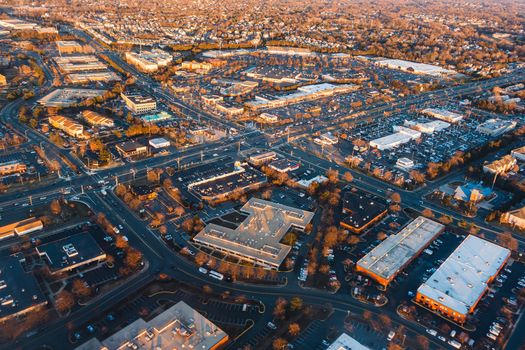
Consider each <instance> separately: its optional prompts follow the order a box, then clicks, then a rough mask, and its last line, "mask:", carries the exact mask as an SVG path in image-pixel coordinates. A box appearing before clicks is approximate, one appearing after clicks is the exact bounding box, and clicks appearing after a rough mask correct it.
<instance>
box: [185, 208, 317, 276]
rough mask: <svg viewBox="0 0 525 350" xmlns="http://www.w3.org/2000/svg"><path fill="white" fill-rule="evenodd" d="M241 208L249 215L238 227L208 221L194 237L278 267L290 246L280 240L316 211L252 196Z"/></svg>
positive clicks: (302, 228)
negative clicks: (232, 227) (228, 226)
mask: <svg viewBox="0 0 525 350" xmlns="http://www.w3.org/2000/svg"><path fill="white" fill-rule="evenodd" d="M241 212H243V213H245V214H248V217H247V218H246V219H245V220H244V221H243V222H241V223H240V224H239V226H238V227H237V228H235V229H231V228H227V227H224V226H220V225H217V224H208V225H207V226H206V227H205V228H204V229H203V230H202V231H201V232H199V233H198V234H197V235H196V236H195V237H194V238H193V240H194V241H195V242H196V243H198V244H200V245H202V246H205V247H208V248H211V249H214V250H218V251H221V252H224V253H226V254H230V255H233V256H236V257H239V258H241V259H243V260H246V261H249V262H252V263H255V264H256V265H260V266H264V267H269V268H273V269H277V268H279V266H280V265H281V263H282V262H283V260H284V259H285V258H286V256H287V255H288V253H289V252H290V249H291V247H290V246H288V245H285V244H282V243H280V241H281V240H282V238H283V237H284V235H285V234H286V233H287V232H288V231H289V230H290V229H291V228H292V227H294V228H297V229H299V230H304V229H305V227H306V225H308V224H309V223H310V221H311V220H312V218H313V216H314V213H312V212H309V211H305V210H300V209H296V208H292V207H289V206H286V205H282V204H278V203H273V202H269V201H265V200H262V199H257V198H251V199H250V200H249V201H248V202H247V203H246V204H245V205H244V206H243V207H242V208H241Z"/></svg>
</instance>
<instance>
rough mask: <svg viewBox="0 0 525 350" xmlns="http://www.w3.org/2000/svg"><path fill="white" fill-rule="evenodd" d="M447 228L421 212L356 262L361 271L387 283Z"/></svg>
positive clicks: (381, 282) (382, 282)
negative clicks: (420, 214)
mask: <svg viewBox="0 0 525 350" xmlns="http://www.w3.org/2000/svg"><path fill="white" fill-rule="evenodd" d="M444 229H445V226H444V225H442V224H440V223H438V222H435V221H433V220H430V219H428V218H425V217H423V216H419V217H418V218H416V219H414V220H413V221H411V222H410V223H409V224H408V225H407V226H405V227H404V228H403V229H402V230H401V231H400V232H398V233H397V234H395V235H391V236H389V237H387V238H386V239H385V240H384V241H382V242H381V243H380V244H379V245H378V246H376V247H375V248H374V249H372V251H371V252H370V253H368V254H367V255H365V256H364V257H363V258H361V259H360V260H359V261H358V262H357V264H356V268H357V271H358V272H361V273H364V274H366V275H368V276H370V277H371V278H373V279H374V280H375V281H377V282H378V283H379V284H381V285H383V286H385V287H386V286H388V284H389V283H390V282H391V281H392V280H393V279H394V278H395V277H396V276H397V274H398V273H399V272H401V271H402V270H403V269H404V268H405V267H406V266H407V265H408V264H410V263H411V262H412V261H413V260H414V259H415V258H416V257H417V256H419V254H421V252H422V251H423V250H425V249H426V247H428V246H429V245H430V243H432V241H433V240H434V239H435V238H436V237H437V236H438V235H439V234H441V232H443V230H444Z"/></svg>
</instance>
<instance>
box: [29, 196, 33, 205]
mask: <svg viewBox="0 0 525 350" xmlns="http://www.w3.org/2000/svg"><path fill="white" fill-rule="evenodd" d="M29 205H33V196H29Z"/></svg>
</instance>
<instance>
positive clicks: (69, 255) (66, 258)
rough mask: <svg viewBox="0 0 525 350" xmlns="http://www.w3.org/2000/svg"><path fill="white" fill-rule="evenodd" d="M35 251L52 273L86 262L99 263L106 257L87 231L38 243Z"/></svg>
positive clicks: (76, 266) (64, 270)
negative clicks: (49, 241)
mask: <svg viewBox="0 0 525 350" xmlns="http://www.w3.org/2000/svg"><path fill="white" fill-rule="evenodd" d="M36 251H37V253H38V255H40V256H41V257H42V258H44V261H45V263H46V265H47V267H48V268H49V272H50V273H51V274H52V275H55V274H59V273H62V272H67V271H71V270H73V269H76V268H79V267H82V266H85V265H88V264H95V263H100V262H102V261H104V260H105V259H106V253H105V252H104V251H103V250H102V248H100V246H99V245H98V243H97V241H95V239H94V238H93V236H91V234H89V233H77V234H75V235H72V236H69V237H66V238H64V239H61V240H58V241H54V242H51V243H46V244H42V245H39V246H38V247H37V248H36Z"/></svg>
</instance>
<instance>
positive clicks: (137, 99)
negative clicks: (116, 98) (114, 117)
mask: <svg viewBox="0 0 525 350" xmlns="http://www.w3.org/2000/svg"><path fill="white" fill-rule="evenodd" d="M120 96H121V97H122V99H123V100H124V102H125V103H126V107H128V109H129V110H130V111H131V112H132V113H136V114H142V113H147V112H151V111H154V110H156V109H157V102H156V101H155V99H153V98H152V97H150V96H146V95H142V94H140V93H137V92H131V93H124V92H123V93H121V94H120Z"/></svg>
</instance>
